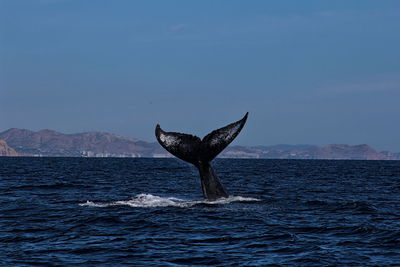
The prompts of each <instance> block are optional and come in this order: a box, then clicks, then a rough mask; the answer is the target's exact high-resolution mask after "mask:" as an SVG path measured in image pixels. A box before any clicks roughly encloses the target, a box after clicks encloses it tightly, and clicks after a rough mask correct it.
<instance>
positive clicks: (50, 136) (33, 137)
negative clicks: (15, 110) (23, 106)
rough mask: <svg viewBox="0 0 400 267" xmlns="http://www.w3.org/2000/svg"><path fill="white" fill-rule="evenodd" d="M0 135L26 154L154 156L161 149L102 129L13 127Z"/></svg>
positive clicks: (19, 151) (152, 144)
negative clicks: (74, 130)
mask: <svg viewBox="0 0 400 267" xmlns="http://www.w3.org/2000/svg"><path fill="white" fill-rule="evenodd" d="M0 138H1V139H4V140H6V142H7V143H8V144H9V145H10V146H11V147H13V148H14V149H15V150H16V151H17V152H18V153H20V154H22V155H25V156H67V157H81V156H97V157H107V156H115V157H152V156H153V153H155V151H157V149H159V145H158V144H155V143H147V142H143V141H140V140H137V139H134V138H130V137H123V136H119V135H115V134H110V133H102V132H86V133H77V134H63V133H59V132H55V131H51V130H41V131H38V132H34V131H30V130H26V129H16V128H13V129H9V130H7V131H5V132H2V133H0ZM160 150H161V149H160Z"/></svg>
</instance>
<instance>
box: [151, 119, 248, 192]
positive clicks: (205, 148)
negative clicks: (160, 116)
mask: <svg viewBox="0 0 400 267" xmlns="http://www.w3.org/2000/svg"><path fill="white" fill-rule="evenodd" d="M247 116H248V112H247V113H246V115H244V117H243V118H242V119H241V120H239V121H237V122H234V123H231V124H229V125H227V126H225V127H222V128H220V129H217V130H214V131H212V132H211V133H209V134H207V135H206V136H205V137H204V138H203V139H200V138H199V137H197V136H194V135H190V134H183V133H176V132H165V131H163V130H162V129H161V127H160V125H159V124H157V126H156V130H155V134H156V137H157V141H158V142H159V143H160V145H161V146H162V147H164V148H165V149H166V150H167V151H168V152H170V153H171V154H172V155H174V156H176V157H177V158H179V159H181V160H184V161H187V162H189V163H192V164H193V165H195V166H196V167H197V168H198V169H199V172H200V177H201V181H202V189H203V195H204V197H206V198H207V199H211V200H213V199H216V198H218V197H228V194H227V193H226V191H225V190H224V188H223V187H222V184H221V183H220V182H219V180H218V178H217V177H216V175H215V173H214V171H213V169H212V167H211V164H210V162H211V161H212V160H213V159H214V158H215V157H216V156H217V155H218V154H219V153H221V152H222V150H224V149H225V148H226V147H227V146H228V145H229V144H230V143H231V142H232V141H233V140H234V139H235V138H236V136H237V135H238V134H239V133H240V131H241V130H242V128H243V126H244V125H245V123H246V120H247Z"/></svg>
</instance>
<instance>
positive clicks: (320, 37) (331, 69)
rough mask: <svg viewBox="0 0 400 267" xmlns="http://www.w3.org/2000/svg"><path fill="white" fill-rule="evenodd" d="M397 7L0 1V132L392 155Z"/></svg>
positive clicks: (398, 85)
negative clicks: (228, 133) (233, 129)
mask: <svg viewBox="0 0 400 267" xmlns="http://www.w3.org/2000/svg"><path fill="white" fill-rule="evenodd" d="M399 33H400V1H396V0H394V1H387V0H381V1H368V0H363V1H353V0H346V1H340V0H338V1H321V0H318V1H244V0H243V1H232V0H229V1H228V0H226V1H215V0H212V1H206V0H202V1H185V0H182V1H161V0H160V1H151V0H150V1H128V0H126V1H122V0H118V1H102V0H98V1H89V0H82V1H78V0H74V1H72V0H37V1H28V0H26V1H20V0H0V131H3V130H6V129H8V128H11V127H16V128H28V129H32V130H40V129H44V128H48V129H53V130H57V131H61V132H65V133H74V132H83V131H92V130H99V131H106V132H112V133H117V134H121V135H127V136H133V137H137V138H139V139H143V140H146V141H155V138H154V127H155V125H156V124H157V123H160V124H161V126H162V127H163V128H164V129H165V130H168V131H182V132H188V133H193V134H197V135H199V136H203V135H205V134H207V133H208V132H209V131H211V130H213V129H215V128H218V127H220V126H224V125H226V124H228V123H230V122H233V121H235V120H237V119H239V118H241V117H242V116H243V114H244V113H245V112H246V111H249V112H250V115H249V120H248V123H247V125H246V127H245V128H244V130H243V131H242V133H241V135H240V136H239V137H238V138H237V140H236V141H235V144H242V145H273V144H281V143H284V144H315V145H325V144H331V143H344V144H352V145H353V144H364V143H366V144H369V145H371V146H373V147H374V148H376V149H377V150H390V151H393V152H400V141H399V136H400V123H399V115H400V104H399V102H400V34H399Z"/></svg>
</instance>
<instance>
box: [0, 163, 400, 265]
mask: <svg viewBox="0 0 400 267" xmlns="http://www.w3.org/2000/svg"><path fill="white" fill-rule="evenodd" d="M214 167H215V169H216V172H217V174H218V175H219V177H220V179H221V181H222V183H223V184H224V186H225V188H226V189H227V190H228V192H229V193H230V195H231V197H230V198H228V199H223V200H219V201H215V202H208V201H204V200H203V199H202V195H201V187H200V182H199V178H198V173H197V169H195V168H194V167H192V166H191V165H189V164H186V163H184V162H182V161H179V160H177V159H117V158H115V159H112V158H103V159H99V158H4V157H3V158H0V202H1V204H0V263H1V264H0V265H1V266H76V265H79V266H124V265H129V266H189V265H199V266H204V265H213V266H268V265H272V266H399V265H400V161H331V160H329V161H328V160H244V159H217V160H216V161H215V162H214Z"/></svg>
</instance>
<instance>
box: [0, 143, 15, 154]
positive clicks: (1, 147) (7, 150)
mask: <svg viewBox="0 0 400 267" xmlns="http://www.w3.org/2000/svg"><path fill="white" fill-rule="evenodd" d="M0 156H7V157H16V156H18V153H17V152H16V151H15V150H14V149H12V148H11V147H9V146H8V145H7V142H6V141H4V140H0Z"/></svg>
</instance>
